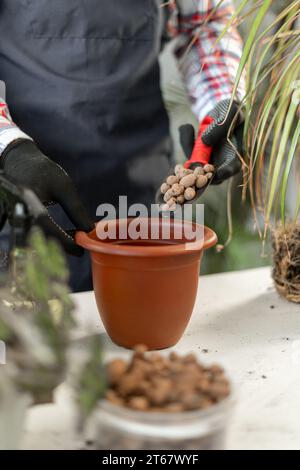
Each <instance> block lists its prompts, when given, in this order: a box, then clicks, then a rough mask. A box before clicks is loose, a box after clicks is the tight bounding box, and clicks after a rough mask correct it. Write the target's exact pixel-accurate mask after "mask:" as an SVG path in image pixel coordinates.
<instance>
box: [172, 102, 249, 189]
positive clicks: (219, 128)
mask: <svg viewBox="0 0 300 470" xmlns="http://www.w3.org/2000/svg"><path fill="white" fill-rule="evenodd" d="M229 106H230V100H229V99H228V100H224V101H221V102H220V103H219V104H217V106H216V107H215V108H214V109H213V110H212V111H211V113H210V114H209V115H208V116H206V117H205V118H204V120H203V121H202V122H201V124H200V127H199V132H198V136H197V138H196V140H195V131H194V128H193V126H192V125H191V124H186V125H184V126H181V127H180V129H179V132H180V142H181V145H182V148H183V150H184V153H185V155H186V158H187V159H188V160H187V161H186V163H185V165H184V166H185V167H186V168H193V167H196V166H199V165H205V164H206V163H211V164H212V165H214V167H215V169H216V172H215V175H214V177H213V179H212V182H211V183H212V184H220V183H222V182H223V181H225V180H226V179H228V178H231V177H232V176H234V175H235V174H237V173H239V171H240V170H241V166H242V164H241V160H240V157H239V155H242V154H243V119H242V115H241V113H239V111H238V109H239V107H238V104H237V103H235V102H234V103H233V104H232V105H231V107H230V110H229V112H228V109H229ZM238 113H239V114H238ZM233 121H234V124H233ZM232 124H233V132H232V133H231V134H230V141H231V143H230V142H228V140H227V136H228V131H229V130H230V129H231V126H232Z"/></svg>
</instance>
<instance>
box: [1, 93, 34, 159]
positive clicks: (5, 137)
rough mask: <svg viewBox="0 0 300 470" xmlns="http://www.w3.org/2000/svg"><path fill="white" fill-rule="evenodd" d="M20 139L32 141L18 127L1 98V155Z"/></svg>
mask: <svg viewBox="0 0 300 470" xmlns="http://www.w3.org/2000/svg"><path fill="white" fill-rule="evenodd" d="M18 139H30V137H29V136H28V135H27V134H25V133H24V132H22V131H21V130H20V129H19V128H18V127H17V126H16V124H15V123H14V122H13V120H12V118H11V115H10V112H9V109H8V106H7V104H6V103H5V101H4V99H3V98H0V155H2V153H3V152H4V150H5V149H6V147H7V146H8V145H9V144H11V143H12V142H14V141H15V140H18ZM30 140H31V139H30Z"/></svg>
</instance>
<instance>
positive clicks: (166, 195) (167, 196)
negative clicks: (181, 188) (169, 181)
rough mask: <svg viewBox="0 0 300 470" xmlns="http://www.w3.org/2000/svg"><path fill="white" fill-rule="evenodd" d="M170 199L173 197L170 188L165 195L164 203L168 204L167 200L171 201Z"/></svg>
mask: <svg viewBox="0 0 300 470" xmlns="http://www.w3.org/2000/svg"><path fill="white" fill-rule="evenodd" d="M171 197H173V193H172V188H171V189H168V191H167V192H166V193H165V195H164V201H165V202H168V200H169V199H171Z"/></svg>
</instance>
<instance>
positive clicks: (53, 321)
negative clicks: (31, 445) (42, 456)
mask: <svg viewBox="0 0 300 470" xmlns="http://www.w3.org/2000/svg"><path fill="white" fill-rule="evenodd" d="M67 280H68V271H67V268H66V264H65V259H64V256H63V253H62V252H61V250H60V248H59V247H58V245H57V244H56V242H54V241H47V240H46V239H45V237H44V235H43V234H42V233H41V232H40V231H39V230H37V229H35V230H34V231H33V232H32V234H31V236H30V240H29V245H28V247H27V248H24V249H19V248H18V249H16V250H14V251H13V253H12V255H11V271H10V273H9V276H8V279H7V282H6V285H5V287H3V288H2V290H1V303H0V338H1V339H2V340H3V341H5V343H6V350H7V365H6V366H5V371H6V378H7V377H8V375H10V378H11V380H12V381H13V382H14V383H15V385H16V387H17V389H18V390H19V391H20V392H23V393H29V394H30V395H31V396H32V397H33V400H34V402H35V403H43V402H45V401H49V400H51V396H52V392H53V390H54V388H55V387H56V386H57V385H58V384H59V383H60V382H61V381H62V380H63V377H64V374H65V371H66V366H67V359H66V352H67V347H68V343H69V339H70V337H69V335H70V331H71V328H72V327H73V326H74V324H75V322H74V319H73V315H72V311H73V302H72V300H71V297H70V295H69V288H68V285H67ZM0 388H1V377H0Z"/></svg>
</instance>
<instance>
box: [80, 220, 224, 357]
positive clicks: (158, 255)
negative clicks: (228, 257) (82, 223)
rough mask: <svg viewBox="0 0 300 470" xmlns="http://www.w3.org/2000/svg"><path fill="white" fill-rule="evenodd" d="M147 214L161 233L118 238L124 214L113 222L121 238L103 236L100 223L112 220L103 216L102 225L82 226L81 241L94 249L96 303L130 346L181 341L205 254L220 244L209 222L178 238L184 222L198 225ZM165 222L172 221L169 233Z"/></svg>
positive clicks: (113, 332)
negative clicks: (89, 228)
mask: <svg viewBox="0 0 300 470" xmlns="http://www.w3.org/2000/svg"><path fill="white" fill-rule="evenodd" d="M143 220H144V222H145V223H146V224H148V225H149V224H150V221H151V227H152V228H153V227H154V229H155V228H156V229H157V230H158V231H159V235H158V239H153V238H152V239H151V238H150V239H148V240H147V239H138V240H132V239H129V237H128V235H127V238H126V239H119V238H118V236H119V233H120V229H121V228H123V229H124V228H127V227H128V226H129V224H130V222H131V221H132V219H120V220H113V221H110V222H109V224H110V227H112V225H113V226H114V228H115V229H116V232H117V234H116V235H117V238H116V239H113V240H112V239H106V240H102V239H101V240H100V239H99V238H98V236H97V232H98V233H99V231H98V229H99V228H100V229H101V228H102V229H103V228H104V225H103V224H105V225H106V226H107V221H102V222H99V224H98V225H97V231H96V229H95V230H93V231H92V232H90V233H85V232H78V233H77V234H76V241H77V243H78V244H79V245H80V246H82V247H83V248H86V249H87V250H89V251H90V254H91V259H92V271H93V284H94V291H95V296H96V301H97V306H98V309H99V312H100V316H101V318H102V321H103V323H104V326H105V328H106V330H107V333H108V334H109V336H110V337H111V339H112V340H113V341H114V342H115V343H117V344H118V345H120V346H124V347H126V348H132V347H134V346H135V345H136V344H141V343H142V344H145V345H146V346H148V348H149V349H163V348H167V347H170V346H172V345H174V344H176V343H177V341H178V340H179V339H180V338H181V336H182V334H183V332H184V330H185V328H186V326H187V324H188V322H189V319H190V317H191V314H192V311H193V308H194V304H195V299H196V294H197V288H198V280H199V273H200V263H201V259H202V255H203V252H204V250H206V249H207V248H210V247H211V246H213V245H215V244H216V242H217V236H216V234H215V233H214V232H213V231H212V230H210V229H209V228H207V227H204V228H203V231H202V233H203V236H202V237H200V238H199V237H195V239H194V240H187V238H185V237H184V236H182V237H181V239H179V240H178V239H175V237H176V236H177V235H174V233H175V230H176V229H179V228H180V227H179V225H180V226H181V228H182V227H183V224H184V226H185V227H186V224H189V226H190V227H193V229H195V228H196V227H198V228H199V226H196V224H192V223H191V222H186V221H185V222H182V221H181V220H169V219H143ZM101 224H102V225H101ZM166 224H169V227H171V234H170V237H167V238H166V236H165V234H164V233H163V229H164V228H166V227H165V226H166ZM124 225H125V226H126V227H124ZM149 227H150V226H149ZM149 232H150V230H149ZM177 233H178V232H177Z"/></svg>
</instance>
